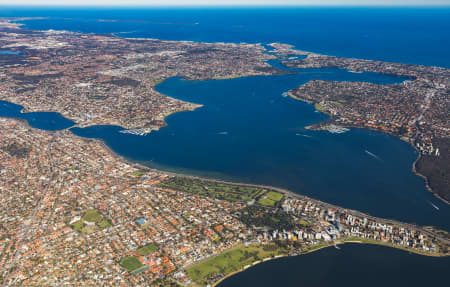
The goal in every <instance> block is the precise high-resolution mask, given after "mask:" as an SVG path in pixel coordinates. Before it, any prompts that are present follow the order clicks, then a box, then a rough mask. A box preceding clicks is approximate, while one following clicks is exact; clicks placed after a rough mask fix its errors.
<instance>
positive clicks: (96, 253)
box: [0, 19, 450, 286]
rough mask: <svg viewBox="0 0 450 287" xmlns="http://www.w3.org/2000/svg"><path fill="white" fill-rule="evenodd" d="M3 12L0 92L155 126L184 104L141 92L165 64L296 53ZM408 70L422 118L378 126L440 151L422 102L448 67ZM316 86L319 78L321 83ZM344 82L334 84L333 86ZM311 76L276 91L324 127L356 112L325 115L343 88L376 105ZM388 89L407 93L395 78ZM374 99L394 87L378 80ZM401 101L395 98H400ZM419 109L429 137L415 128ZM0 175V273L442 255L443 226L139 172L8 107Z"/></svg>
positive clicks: (189, 270) (223, 66) (192, 276)
mask: <svg viewBox="0 0 450 287" xmlns="http://www.w3.org/2000/svg"><path fill="white" fill-rule="evenodd" d="M14 20H25V19H1V20H0V50H1V51H5V53H0V63H1V68H0V79H1V81H0V100H5V101H9V102H13V103H16V104H20V105H24V107H25V111H54V112H58V113H61V114H62V115H64V116H65V117H67V118H68V119H71V120H73V121H74V122H76V123H77V124H78V125H80V126H89V125H100V124H108V125H120V126H123V127H125V128H127V129H148V130H149V131H150V130H152V129H157V128H160V127H162V126H164V118H165V117H166V116H167V115H168V114H170V113H174V112H177V111H184V110H191V109H194V108H196V107H198V105H196V104H192V103H186V102H182V101H179V100H176V99H172V98H169V97H167V96H165V95H162V94H159V93H158V92H156V91H155V90H154V85H155V84H156V83H157V82H159V81H161V80H164V79H166V78H168V77H173V76H179V77H186V78H188V79H218V78H231V77H243V76H249V75H272V74H278V73H284V72H285V71H280V70H277V69H274V68H273V67H271V66H270V65H269V64H268V63H266V61H267V60H269V59H284V58H285V57H286V55H292V54H302V53H304V52H301V51H296V50H292V49H290V48H289V47H288V46H285V45H279V44H273V45H272V46H273V47H274V48H275V50H274V51H272V53H271V54H270V53H266V52H267V51H266V49H265V48H264V47H263V46H262V45H258V44H226V43H214V44H207V43H195V42H175V41H160V40H154V39H124V38H119V37H116V36H111V35H91V34H89V35H86V34H81V33H73V32H66V31H31V30H26V29H21V28H20V25H19V24H16V23H15V22H14ZM6 52H8V53H6ZM314 57H317V58H321V57H322V56H311V54H307V58H306V59H305V60H294V61H289V62H285V64H286V65H290V66H292V67H300V68H302V67H303V68H307V67H308V66H313V65H315V64H312V63H309V61H310V60H308V59H309V58H314ZM302 61H303V62H302ZM311 61H312V60H311ZM345 61H350V62H351V61H356V60H352V59H348V60H345ZM307 63H309V64H307ZM370 63H371V62H368V64H367V66H365V65H364V67H371V64H370ZM302 65H303V66H302ZM330 65H331V64H330ZM330 65H329V66H330ZM355 65H356V64H355ZM377 65H382V66H384V65H385V64H380V63H378V64H377ZM377 65H375V66H377ZM392 65H393V64H392ZM399 65H400V64H399ZM352 67H353V68H352V69H353V70H355V71H356V72H359V71H360V70H358V68H357V67H356V66H352ZM393 67H394V68H392V69H395V67H396V66H395V65H393ZM414 67H416V68H415V69H416V70H414V71H415V72H408V73H409V74H405V73H407V71H404V73H400V72H398V73H396V74H400V75H403V76H408V77H414V78H415V80H414V81H413V82H409V83H406V84H402V85H405V86H408V85H413V86H414V85H418V86H414V87H416V88H417V89H418V91H420V92H422V91H425V90H421V89H425V87H424V86H422V84H423V83H424V82H427V81H430V85H431V86H430V87H428V88H427V89H426V92H429V94H424V95H423V96H424V97H425V98H426V99H427V100H424V101H425V102H424V103H425V104H427V103H429V105H428V106H427V105H423V104H419V105H418V106H419V107H417V109H418V110H416V102H411V103H410V105H411V109H412V110H411V112H414V113H416V112H417V111H419V112H420V116H419V117H418V118H414V119H412V117H415V115H416V114H414V115H409V114H408V113H407V111H409V110H406V111H405V114H402V115H403V117H405V119H408V122H409V121H412V123H413V124H412V125H407V126H403V125H400V127H401V128H402V129H400V130H401V131H402V132H400V130H399V131H398V130H396V129H395V128H394V127H395V125H394V124H392V123H391V124H390V125H389V127H390V129H389V130H390V131H392V132H393V133H394V132H395V133H398V134H399V135H404V134H406V135H407V136H408V137H409V140H412V139H413V140H414V141H415V144H416V143H417V144H418V148H419V149H420V150H421V152H422V153H423V156H424V160H426V158H425V155H426V156H430V157H433V159H435V160H436V162H440V161H441V159H442V158H441V154H440V152H439V150H442V147H441V146H439V147H437V145H436V144H435V143H434V141H435V140H436V139H446V138H448V122H447V123H446V122H445V119H442V115H443V112H445V110H442V109H445V106H444V107H439V108H434V105H435V104H436V103H435V100H436V99H440V100H441V101H440V102H439V104H442V105H446V103H448V90H446V89H448V85H447V83H446V81H447V82H448V74H446V73H448V70H445V69H440V68H433V67H421V66H414ZM341 68H346V67H341ZM347 68H348V67H347ZM361 69H369V68H361ZM371 69H375V68H371ZM398 69H401V67H400V66H399V67H398ZM411 69H412V68H411ZM420 69H423V70H424V71H425V72H423V73H428V72H427V71H432V72H433V71H434V72H433V73H434V74H433V75H432V76H430V77H432V78H423V77H425V76H423V74H420V71H421V70H420ZM402 71H403V70H402ZM376 72H382V70H378V71H376ZM446 77H447V78H446ZM415 81H419V83H415ZM434 81H436V82H434ZM321 84H323V85H324V86H323V88H324V89H327V88H329V87H328V86H327V85H328V84H329V83H326V82H325V83H321ZM353 84H354V83H343V84H341V83H336V84H335V85H336V88H334V89H333V90H332V91H331V92H334V91H338V90H340V89H341V86H340V85H343V86H344V87H347V86H346V85H353ZM315 85H316V82H315V81H313V82H310V83H308V84H307V85H305V86H302V87H299V88H297V89H295V90H293V91H291V92H290V94H291V95H293V96H295V97H298V98H300V99H304V100H308V101H311V102H317V103H318V104H320V105H321V106H323V107H324V109H326V110H327V111H330V112H331V114H332V115H333V117H332V119H331V120H332V121H333V122H335V123H336V124H339V125H351V124H352V123H353V124H354V125H355V126H363V124H362V123H366V122H368V121H366V120H365V121H362V122H361V123H357V122H353V121H352V120H348V121H346V119H347V117H348V119H353V118H352V117H350V116H351V115H352V113H350V112H349V114H348V115H347V116H345V117H344V116H341V115H342V112H339V113H335V110H336V111H337V110H338V108H339V111H341V110H343V111H347V108H345V107H346V106H345V105H344V104H345V103H347V102H346V101H348V102H351V103H354V104H355V107H353V106H352V108H350V107H349V108H348V110H352V109H354V110H357V109H358V105H357V103H359V104H360V105H361V107H362V108H364V107H366V108H367V107H368V106H369V107H371V110H368V111H370V112H368V113H363V112H362V111H361V112H360V114H361V115H372V114H373V112H372V111H375V110H376V109H375V106H376V105H375V104H373V105H365V104H364V103H365V102H362V101H361V102H357V101H356V99H359V98H360V97H361V95H362V94H363V93H358V90H359V89H364V90H365V89H369V90H368V91H370V93H369V94H370V95H372V90H370V89H373V86H370V85H369V86H367V87H366V86H365V84H363V83H357V86H356V87H353V86H352V88H354V89H355V91H354V93H351V95H349V96H348V97H350V98H343V100H341V101H339V100H340V99H341V98H339V99H338V100H336V101H337V102H338V103H341V104H342V106H344V108H342V109H341V106H337V108H335V109H333V108H332V107H334V106H332V103H333V101H331V100H330V101H329V100H328V98H327V96H323V97H324V100H322V99H321V100H320V101H316V97H319V96H320V95H321V91H322V90H321V89H317V90H314V87H316V86H315ZM423 85H424V84H423ZM436 85H438V86H436ZM305 87H306V88H305ZM408 87H409V86H408ZM379 88H380V89H389V88H392V87H389V86H388V87H383V88H381V87H379ZM301 89H307V90H301ZM405 89H406V88H405ZM408 89H409V88H408ZM397 90H399V91H398V93H399V95H401V96H406V94H407V92H406V91H404V90H402V86H400V87H399V88H398V89H397ZM435 90H436V91H435ZM445 91H447V94H445ZM384 92H386V94H384ZM332 95H333V94H330V96H332ZM378 95H381V92H380V93H379V94H378ZM420 95H422V94H421V93H420ZM427 95H429V96H427ZM383 97H391V98H392V101H394V100H397V97H394V96H392V94H391V93H390V92H389V91H388V90H387V91H385V90H383ZM398 97H400V96H398ZM369 98H370V97H369ZM446 101H447V102H446ZM327 103H328V104H327ZM386 103H387V102H385V101H380V102H379V103H378V105H381V104H383V106H385V107H387V108H386V109H385V110H386V112H385V115H386V116H387V115H391V114H390V113H388V112H387V111H389V107H391V108H392V109H394V108H395V107H397V108H399V109H400V110H401V111H403V106H399V104H397V102H393V103H391V104H390V105H387V104H386ZM404 104H405V106H408V104H406V100H405V103H404ZM362 108H361V109H362ZM380 109H381V108H380V107H378V110H380ZM379 113H381V112H379ZM436 115H437V116H436ZM338 116H339V117H338ZM391 116H392V118H391V120H392V119H397V117H398V116H395V115H391ZM403 117H402V118H401V119H402V120H405V119H403ZM377 119H379V117H378V116H377V117H374V118H373V119H371V121H373V122H374V124H375V123H377V122H375V121H376V120H377ZM446 120H447V121H448V119H446ZM429 121H432V124H430V125H429V126H426V127H428V130H429V131H431V132H432V136H430V138H431V140H432V141H431V142H430V143H428V142H427V141H426V139H427V137H426V135H428V133H427V132H426V130H425V125H426V124H427V123H429ZM369 124H372V123H369ZM446 125H447V126H446ZM369 127H370V126H369ZM408 128H409V129H408ZM403 129H406V130H407V131H403ZM430 135H431V133H430ZM437 148H439V150H438V151H437V152H436V150H437ZM425 162H428V161H425ZM444 163H445V162H444ZM447 163H448V161H447ZM418 166H419V165H418ZM0 174H1V178H2V180H1V181H0V193H1V194H2V196H1V197H0V204H1V206H2V212H1V213H0V283H1V284H2V285H3V286H23V285H25V286H26V285H37V286H42V285H64V284H72V285H87V286H96V285H118V286H137V285H141V286H142V285H156V286H175V285H194V286H195V285H201V286H203V285H209V284H217V282H220V280H223V279H224V278H226V277H227V276H229V275H230V274H233V273H235V272H239V271H241V270H244V269H246V268H248V267H250V266H252V265H254V264H257V263H259V262H262V261H266V260H270V259H272V258H278V257H280V256H293V255H300V254H304V253H307V252H312V251H314V250H317V249H320V248H324V247H328V246H333V245H338V244H343V243H346V242H358V243H363V244H379V245H385V246H389V247H394V248H399V249H403V250H406V251H409V252H414V253H418V254H422V255H426V256H437V257H438V256H449V255H450V249H449V248H450V235H449V234H448V233H447V232H446V231H441V230H437V229H435V228H433V227H421V226H416V225H412V224H406V223H401V222H397V221H393V220H388V219H382V218H377V217H373V216H370V215H368V214H364V213H361V212H358V211H355V210H349V209H345V208H342V207H339V206H334V205H330V204H327V203H324V202H321V201H318V200H315V199H312V198H308V197H305V196H302V195H298V194H294V193H291V192H289V191H287V190H284V189H281V188H276V187H271V186H262V185H253V184H242V183H232V182H224V181H220V180H214V179H205V178H198V177H193V176H187V175H182V174H173V173H168V172H163V171H159V170H153V169H149V168H146V167H143V166H140V165H137V164H134V163H131V162H128V161H126V160H125V159H123V158H121V157H120V156H119V155H116V154H114V153H112V151H111V150H109V149H108V148H107V147H106V146H105V145H104V144H103V143H102V142H100V141H97V140H89V139H84V138H81V137H78V136H75V135H74V134H73V133H72V132H70V131H69V130H67V129H66V130H60V131H44V130H38V129H34V128H31V127H30V126H28V125H27V124H26V123H25V122H23V121H19V120H17V119H5V118H0Z"/></svg>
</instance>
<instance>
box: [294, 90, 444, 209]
mask: <svg viewBox="0 0 450 287" xmlns="http://www.w3.org/2000/svg"><path fill="white" fill-rule="evenodd" d="M288 95H289V97H291V98H293V99H295V100H299V101H302V102H305V103H308V104H310V105H313V106H316V104H315V103H313V102H310V101H308V100H306V99H303V98H301V97H297V96H295V95H293V94H292V93H290V92H288ZM316 110H317V111H318V112H320V113H323V114H326V115H328V116H330V119H329V120H327V121H324V122H320V123H316V124H313V125H310V126H306V127H305V129H307V130H312V131H318V130H322V129H321V127H322V126H325V125H327V124H335V125H337V126H340V127H344V128H357V129H366V130H371V131H377V132H382V133H385V134H388V135H391V136H394V137H396V138H399V139H400V140H403V141H405V142H407V143H408V144H409V145H410V146H411V147H412V148H413V149H414V150H415V151H416V152H417V158H416V160H415V161H414V162H413V164H412V167H411V171H412V173H414V174H415V175H416V176H418V177H420V178H422V179H423V180H424V182H425V188H426V189H427V190H428V191H429V192H431V193H432V194H433V195H434V196H435V197H436V198H438V199H439V200H441V201H442V202H444V203H446V204H448V205H450V202H449V201H448V200H446V199H444V198H442V197H440V196H439V195H438V194H437V193H436V192H434V191H433V189H432V188H431V186H430V185H429V180H428V178H427V177H426V176H425V175H423V174H421V173H419V172H418V171H417V169H416V164H417V162H418V161H419V160H420V158H421V155H420V152H419V150H418V149H417V148H416V147H415V146H414V144H413V143H412V142H411V140H409V139H406V138H404V137H401V136H399V135H397V134H394V133H391V132H389V131H384V130H380V129H376V128H372V127H368V126H363V125H348V124H345V125H342V124H341V123H335V122H334V118H333V116H332V115H331V114H330V113H328V112H325V111H322V110H319V109H317V108H316Z"/></svg>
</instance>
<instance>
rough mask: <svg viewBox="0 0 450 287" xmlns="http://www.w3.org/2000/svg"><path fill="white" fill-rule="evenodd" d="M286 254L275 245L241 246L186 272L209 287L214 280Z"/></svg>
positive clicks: (199, 282) (197, 281)
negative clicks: (260, 261) (257, 262)
mask: <svg viewBox="0 0 450 287" xmlns="http://www.w3.org/2000/svg"><path fill="white" fill-rule="evenodd" d="M285 253H286V251H285V250H283V249H280V248H279V247H278V246H276V245H275V244H269V245H264V246H263V245H250V246H244V245H241V246H238V247H235V248H233V249H231V250H229V251H227V252H225V253H223V254H220V255H217V256H215V257H212V258H210V259H208V260H207V261H205V262H202V263H200V264H197V265H195V266H193V267H191V268H189V269H187V270H186V272H187V274H188V275H189V276H190V277H191V278H192V280H194V281H195V282H196V283H198V284H202V285H207V284H210V283H211V282H209V281H210V280H211V279H213V278H217V277H223V276H226V275H227V274H230V273H232V272H236V271H239V270H241V269H242V268H244V267H245V266H247V265H251V264H252V263H253V262H256V261H259V260H262V259H264V258H269V257H274V256H277V255H280V254H285ZM217 275H222V276H217ZM216 276H217V277H216ZM213 281H215V280H213Z"/></svg>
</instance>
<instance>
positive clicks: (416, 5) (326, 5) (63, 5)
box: [0, 3, 450, 8]
mask: <svg viewBox="0 0 450 287" xmlns="http://www.w3.org/2000/svg"><path fill="white" fill-rule="evenodd" d="M0 7H22V8H23V7H29V8H35V7H149V8H150V7H158V8H164V7H165V8H177V7H178V8H188V7H205V8H215V7H217V8H218V7H227V8H244V7H248V8H264V7H267V8H273V7H290V8H294V7H298V8H302V7H323V8H325V7H332V8H340V7H343V8H350V7H354V8H358V7H365V8H368V7H377V8H382V7H386V8H392V7H398V8H429V7H449V8H450V3H449V4H437V3H436V4H408V5H405V4H388V5H387V4H380V5H377V4H358V5H354V4H340V5H330V4H322V5H320V4H217V5H205V4H190V5H179V4H164V5H162V4H152V5H142V4H120V3H118V4H108V5H103V4H80V5H78V4H58V5H55V4H38V5H30V4H14V5H9V4H0Z"/></svg>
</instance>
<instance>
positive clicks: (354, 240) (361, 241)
mask: <svg viewBox="0 0 450 287" xmlns="http://www.w3.org/2000/svg"><path fill="white" fill-rule="evenodd" d="M5 118H8V117H5ZM9 118H10V119H13V120H16V121H18V122H19V123H21V124H23V125H24V126H26V127H27V128H30V129H37V128H34V127H32V126H31V125H29V123H28V121H27V120H25V119H20V118H11V117H9ZM70 128H71V127H69V128H66V129H62V130H54V131H51V130H41V129H39V130H40V131H42V132H45V133H48V134H51V135H53V136H59V133H61V132H63V133H66V132H69V135H67V134H66V136H70V137H76V138H79V139H81V140H84V141H92V142H95V143H97V144H99V145H100V146H101V147H102V148H104V149H105V151H106V152H107V153H108V154H110V155H111V156H113V157H114V158H116V159H118V160H120V161H122V162H124V163H126V164H128V165H130V166H133V167H135V168H138V169H142V170H145V171H153V172H159V173H163V174H167V175H168V176H178V177H184V178H192V179H200V180H204V181H209V182H218V183H225V184H231V185H241V186H249V187H260V188H266V189H272V190H275V191H278V192H281V193H283V194H284V195H285V196H290V197H293V198H300V199H302V200H308V201H312V202H314V203H317V204H321V205H323V206H326V207H328V208H336V209H342V210H346V211H349V212H350V213H353V214H357V215H359V216H365V217H367V218H369V219H373V220H375V219H377V220H380V218H377V217H374V216H370V215H368V214H365V213H362V212H359V211H356V210H352V209H347V208H343V207H340V206H336V205H333V204H329V203H326V202H322V201H320V200H316V199H312V198H310V197H307V196H305V195H301V194H297V193H294V192H292V191H289V190H287V189H283V188H279V187H273V186H267V185H258V184H251V183H239V182H229V181H224V180H219V179H214V178H204V177H199V176H192V175H187V174H179V173H174V172H166V171H163V170H159V169H155V168H150V167H147V166H144V165H142V164H139V163H136V162H133V161H131V160H129V159H127V158H125V157H123V156H122V155H120V154H118V153H116V152H115V151H113V150H112V149H111V148H110V147H109V146H108V145H107V144H106V143H105V142H104V141H103V140H101V139H99V138H84V137H81V136H78V135H76V134H74V133H72V132H71V131H70ZM63 136H64V135H63ZM381 222H384V223H388V224H393V225H399V226H408V227H410V228H414V229H417V230H420V231H421V232H423V233H425V234H428V235H432V236H436V235H435V234H434V233H432V232H430V231H428V230H426V229H424V228H421V227H419V226H417V225H415V224H410V223H403V222H399V221H395V220H391V219H381ZM441 239H442V238H441ZM442 240H444V241H446V242H447V243H449V244H450V240H445V239H442ZM346 243H355V244H367V245H379V246H384V247H390V248H395V249H399V250H403V251H406V252H411V253H414V254H417V255H422V256H429V257H448V256H450V254H441V253H438V254H431V253H425V252H424V253H422V252H418V251H416V250H414V249H408V248H406V247H402V246H395V245H393V244H389V243H383V242H376V241H367V240H364V239H363V238H361V239H360V238H349V239H347V240H346V239H344V240H343V241H341V242H333V243H330V244H327V245H324V246H320V247H318V248H314V246H313V247H312V248H314V249H312V250H308V251H306V252H303V253H301V254H297V255H289V254H287V255H278V256H276V257H274V258H270V257H268V258H269V259H268V258H265V259H262V260H259V261H256V262H257V263H256V262H254V263H252V264H251V265H250V266H248V267H247V268H242V269H240V270H237V271H235V272H232V273H230V274H228V275H226V276H224V277H223V278H221V279H220V280H219V281H217V282H214V283H213V284H212V285H211V286H217V285H219V284H220V283H221V282H222V281H224V280H225V279H227V278H229V277H231V276H233V275H236V274H238V273H240V272H243V271H245V270H247V269H248V268H251V267H253V266H256V265H257V264H260V263H263V262H266V261H270V260H275V259H279V258H283V257H293V256H301V255H305V254H308V253H312V252H315V251H318V250H321V249H324V248H328V247H332V246H334V245H341V244H346ZM233 248H234V247H233ZM220 254H223V252H222V253H219V254H215V255H214V256H212V257H209V258H207V259H205V260H208V259H210V258H213V257H215V256H218V255H220ZM202 262H204V260H202ZM199 263H201V262H198V263H195V264H193V265H191V266H195V265H197V264H199ZM182 270H185V269H184V268H183V269H182Z"/></svg>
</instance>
